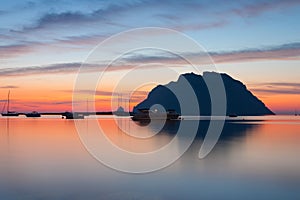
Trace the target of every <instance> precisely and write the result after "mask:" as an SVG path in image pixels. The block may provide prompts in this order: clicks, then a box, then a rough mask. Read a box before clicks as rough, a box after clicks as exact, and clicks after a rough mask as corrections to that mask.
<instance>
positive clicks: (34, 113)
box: [25, 111, 41, 117]
mask: <svg viewBox="0 0 300 200" xmlns="http://www.w3.org/2000/svg"><path fill="white" fill-rule="evenodd" d="M25 115H26V117H41V114H40V113H38V112H37V111H33V112H31V113H26V114H25Z"/></svg>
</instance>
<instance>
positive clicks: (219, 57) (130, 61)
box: [0, 42, 300, 77]
mask: <svg viewBox="0 0 300 200" xmlns="http://www.w3.org/2000/svg"><path fill="white" fill-rule="evenodd" d="M209 54H210V55H211V56H212V58H213V60H214V62H216V63H225V62H226V63H232V62H240V61H256V60H276V59H278V60H285V59H295V60H296V59H297V60H299V59H300V42H297V43H289V44H283V45H277V46H272V47H264V48H260V49H244V50H239V51H231V52H211V53H209ZM183 56H185V55H183ZM186 56H188V57H189V58H191V57H194V58H195V59H197V58H200V57H201V56H203V55H199V54H195V53H190V54H187V55H186ZM103 63H109V62H105V61H104V62H103ZM139 63H143V64H147V63H161V66H159V65H156V66H155V67H164V64H168V65H172V64H174V67H176V66H175V64H177V65H180V64H186V63H185V61H183V60H182V59H181V58H178V56H175V55H169V54H168V55H164V54H160V55H145V54H143V55H137V54H134V55H131V56H127V57H126V58H123V59H122V62H121V63H118V64H116V65H114V66H112V67H110V68H109V69H107V70H108V71H116V70H124V69H132V68H133V67H134V66H136V65H137V64H139ZM81 64H82V63H78V62H75V63H57V64H51V65H46V66H29V67H20V68H4V69H1V70H0V77H7V76H26V75H34V74H70V73H76V72H77V71H78V70H79V68H80V66H81ZM106 67H107V65H106V64H85V71H86V72H92V71H95V70H97V71H98V70H104V69H105V68H106ZM143 67H145V68H147V66H146V65H145V66H143Z"/></svg>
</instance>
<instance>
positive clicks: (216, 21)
mask: <svg viewBox="0 0 300 200" xmlns="http://www.w3.org/2000/svg"><path fill="white" fill-rule="evenodd" d="M299 20H300V1H295V0H287V1H276V0H274V1H254V0H253V1H214V0H213V1H192V0H191V1H171V0H166V1H161V0H153V1H150V0H145V1H144V0H124V1H104V0H78V1H71V0H31V1H23V0H15V1H9V0H7V1H2V2H1V7H0V76H1V79H2V81H0V84H1V85H2V87H6V86H7V85H14V84H15V82H16V79H18V80H22V79H24V80H25V79H26V77H27V76H32V75H34V74H39V75H46V76H47V74H49V76H53V74H55V73H56V72H60V73H61V72H62V71H63V72H64V73H65V74H68V75H69V74H72V73H75V72H76V69H77V68H78V67H79V66H80V63H81V62H83V61H84V59H85V58H86V57H87V56H88V54H89V52H90V51H91V50H92V49H93V48H94V47H95V46H96V45H97V44H98V43H100V42H101V41H103V40H104V39H106V38H108V37H110V36H112V35H113V34H116V33H119V32H121V31H126V30H129V29H132V28H140V27H148V26H151V27H164V28H170V29H174V30H177V31H180V32H183V33H185V34H187V35H188V36H190V37H191V38H192V39H194V40H196V41H197V42H198V43H199V44H201V45H202V46H203V47H204V48H205V49H206V50H207V51H208V52H209V53H211V55H212V57H213V59H214V60H215V63H216V65H217V67H218V69H220V70H221V71H223V72H226V73H229V74H231V75H233V76H234V77H236V78H238V79H241V80H242V81H243V82H245V83H247V84H250V85H255V84H256V86H255V87H254V86H253V88H254V89H253V90H255V88H256V87H257V85H262V84H263V83H265V82H267V83H272V82H273V83H275V82H276V83H277V82H284V83H285V82H289V83H293V84H296V85H294V86H297V87H299V86H298V85H297V84H298V83H299V82H298V80H299V79H298V78H299V77H298V76H297V75H295V74H297V73H298V74H300V68H299V57H300V26H299ZM262 71H263V72H268V75H266V74H265V73H261V72H262ZM286 71H289V72H290V73H287V72H286ZM291 71H293V73H291ZM281 76H284V77H283V78H282V77H281ZM279 79H282V80H279ZM274 87H275V89H274V92H276V90H277V91H278V87H279V86H278V84H274ZM296 89H297V91H298V89H299V88H296ZM263 90H265V88H263V89H260V90H259V89H257V92H258V93H259V91H263Z"/></svg>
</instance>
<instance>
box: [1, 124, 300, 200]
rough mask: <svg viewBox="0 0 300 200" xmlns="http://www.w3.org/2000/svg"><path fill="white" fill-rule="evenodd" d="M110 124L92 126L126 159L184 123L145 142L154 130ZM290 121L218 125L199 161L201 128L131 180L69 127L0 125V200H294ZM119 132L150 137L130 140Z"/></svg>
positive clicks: (297, 161)
mask: <svg viewBox="0 0 300 200" xmlns="http://www.w3.org/2000/svg"><path fill="white" fill-rule="evenodd" d="M117 120H119V122H118V121H116V120H114V119H112V118H108V119H97V121H98V122H99V124H101V126H102V127H103V128H104V129H105V131H106V132H105V133H106V134H107V136H108V137H109V139H111V140H112V141H113V142H115V144H117V145H119V146H120V147H122V148H128V149H129V150H130V151H133V152H148V151H151V150H154V149H157V148H161V147H162V146H164V145H165V144H167V143H168V142H170V141H171V140H172V138H174V136H175V134H176V132H177V130H178V127H179V125H180V123H186V124H187V125H188V123H190V122H189V121H188V120H186V121H185V120H184V121H170V122H167V123H166V124H165V125H164V128H163V130H162V131H160V132H159V133H157V134H155V135H153V133H155V132H156V131H157V127H159V125H158V126H156V123H152V124H151V126H140V125H139V124H136V123H135V122H132V121H131V120H130V119H127V118H122V119H117ZM80 122H82V123H83V124H84V125H85V130H86V131H87V132H88V133H92V132H93V131H94V128H95V127H93V126H92V124H91V123H90V119H85V120H82V121H80ZM284 122H288V123H284ZM291 122H293V123H291ZM296 122H297V123H296ZM296 122H295V121H294V120H293V121H280V120H278V121H274V122H273V123H269V121H264V122H262V121H261V122H252V123H234V122H230V123H226V124H225V127H224V130H223V132H222V134H221V138H220V140H219V142H218V143H217V145H216V147H215V148H214V149H213V151H212V152H211V153H210V154H209V156H208V157H206V158H205V159H203V160H200V159H198V157H197V155H198V152H199V148H200V146H201V144H202V141H203V138H204V136H205V131H206V129H207V126H208V122H207V121H201V122H200V127H199V130H198V132H197V136H196V139H195V141H194V142H193V144H192V145H191V147H190V148H189V149H188V150H187V152H186V153H185V154H184V155H183V157H182V158H180V159H179V160H178V161H177V162H175V163H174V164H173V165H172V166H170V167H168V168H165V169H163V170H160V171H158V172H155V173H151V174H145V175H138V176H137V175H128V174H123V173H119V172H116V171H114V170H111V169H110V168H107V167H105V166H103V165H102V164H100V163H99V162H98V161H97V160H95V159H94V158H93V157H92V156H91V155H90V154H89V153H88V152H87V151H86V150H85V149H84V147H83V145H82V144H81V141H80V140H79V137H78V135H77V132H76V129H75V126H74V121H73V120H62V119H43V118H41V119H25V118H24V119H21V118H10V119H7V118H0V127H1V128H0V133H1V141H0V148H1V151H0V156H1V157H0V199H76V198H77V199H103V198H104V199H119V198H120V197H122V199H133V198H141V199H143V198H144V199H151V198H156V199H220V198H221V199H243V198H250V197H251V198H254V199H283V198H286V199H299V197H300V195H299V192H298V185H299V184H300V171H299V169H300V158H299V155H298V154H299V150H300V134H299V133H300V132H299V130H300V123H299V120H298V121H296ZM119 123H121V124H122V125H121V127H122V128H119V127H118V126H117V125H118V124H119ZM123 130H125V131H123ZM126 131H128V132H129V133H130V132H134V133H135V134H137V133H139V134H141V135H143V136H145V137H147V136H151V137H150V138H146V139H145V138H144V139H141V138H139V139H137V138H135V137H133V136H132V135H130V134H128V133H126ZM90 136H92V135H90ZM92 139H93V138H92V137H91V140H92ZM182 139H184V138H182ZM103 151H105V149H103ZM133 164H134V163H133Z"/></svg>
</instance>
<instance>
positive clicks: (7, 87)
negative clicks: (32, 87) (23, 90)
mask: <svg viewBox="0 0 300 200" xmlns="http://www.w3.org/2000/svg"><path fill="white" fill-rule="evenodd" d="M0 88H2V89H15V88H19V86H15V85H4V86H0Z"/></svg>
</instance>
